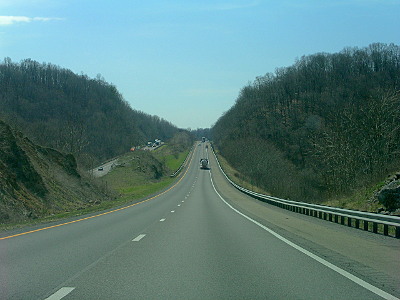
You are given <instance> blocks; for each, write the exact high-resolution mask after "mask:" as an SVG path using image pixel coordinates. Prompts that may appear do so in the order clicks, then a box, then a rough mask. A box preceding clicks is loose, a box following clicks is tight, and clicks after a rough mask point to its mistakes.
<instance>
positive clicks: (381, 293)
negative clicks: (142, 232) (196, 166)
mask: <svg viewBox="0 0 400 300" xmlns="http://www.w3.org/2000/svg"><path fill="white" fill-rule="evenodd" d="M209 173H210V179H211V184H212V186H213V189H214V191H215V192H216V193H217V195H218V197H219V198H220V199H221V200H222V201H223V202H224V203H225V204H226V205H227V206H228V207H229V208H231V209H232V210H233V211H235V212H236V213H238V214H239V215H241V216H242V217H244V218H246V219H247V220H249V221H250V222H253V223H254V224H256V225H257V226H259V227H261V228H262V229H264V230H265V231H268V232H269V233H270V234H272V235H273V236H275V237H276V238H278V239H279V240H281V241H282V242H284V243H286V244H288V245H289V246H291V247H293V248H294V249H296V250H298V251H300V252H302V253H303V254H305V255H307V256H309V257H311V258H312V259H314V260H316V261H317V262H319V263H321V264H323V265H324V266H326V267H328V268H329V269H331V270H333V271H335V272H337V273H339V274H340V275H342V276H344V277H346V278H347V279H350V280H351V281H353V282H354V283H356V284H358V285H360V286H362V287H363V288H365V289H367V290H369V291H371V292H373V293H375V294H376V295H378V296H380V297H382V298H384V299H388V300H400V299H399V298H397V297H395V296H393V295H391V294H389V293H387V292H385V291H383V290H381V289H379V288H377V287H376V286H373V285H372V284H370V283H368V282H366V281H364V280H362V279H360V278H358V277H356V276H354V275H353V274H351V273H349V272H347V271H345V270H343V269H341V268H339V267H337V266H335V265H334V264H331V263H330V262H328V261H326V260H325V259H323V258H321V257H319V256H317V255H315V254H313V253H311V252H310V251H308V250H306V249H304V248H302V247H300V246H299V245H296V244H295V243H293V242H291V241H289V240H288V239H286V238H284V237H283V236H281V235H279V234H278V233H276V232H275V231H273V230H272V229H270V228H268V227H266V226H264V225H263V224H261V223H259V222H257V221H255V220H253V219H252V218H250V217H249V216H247V215H245V214H244V213H242V212H240V211H238V210H237V209H236V208H234V207H233V206H232V205H230V204H229V203H228V202H226V200H225V199H224V198H223V197H222V196H221V195H220V194H219V193H218V191H217V189H216V188H215V186H214V182H213V180H212V176H211V172H210V171H209Z"/></svg>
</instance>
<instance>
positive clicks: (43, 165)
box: [0, 120, 108, 224]
mask: <svg viewBox="0 0 400 300" xmlns="http://www.w3.org/2000/svg"><path fill="white" fill-rule="evenodd" d="M106 199H108V197H107V196H106V195H104V194H102V193H101V192H100V191H99V190H98V188H97V187H95V186H93V185H92V183H91V182H89V181H88V180H87V179H86V178H84V177H83V176H81V174H80V173H79V171H78V170H77V164H76V161H75V158H74V156H72V155H71V154H68V155H65V154H62V153H60V152H58V151H56V150H54V149H51V148H44V147H40V146H38V145H35V144H34V143H32V142H31V141H30V140H29V139H28V138H26V137H24V136H23V135H22V133H21V132H17V131H14V130H12V129H11V127H10V126H9V125H7V124H6V123H4V122H3V121H1V120H0V224H6V223H16V222H22V221H26V220H32V219H35V218H38V217H43V216H47V215H51V214H55V213H59V212H63V211H69V210H74V209H82V208H85V207H89V206H93V205H96V204H98V203H100V202H101V201H104V200H106Z"/></svg>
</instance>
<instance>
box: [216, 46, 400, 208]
mask: <svg viewBox="0 0 400 300" xmlns="http://www.w3.org/2000/svg"><path fill="white" fill-rule="evenodd" d="M399 90H400V47H399V46H396V45H393V44H390V45H386V44H372V45H370V46H368V47H366V48H346V49H344V50H343V51H341V52H339V53H334V54H328V53H317V54H314V55H310V56H304V57H301V58H300V59H298V60H297V61H296V63H295V64H294V65H292V66H290V67H286V68H279V69H277V70H276V72H275V73H274V74H266V75H265V76H260V77H257V78H256V80H255V81H254V83H252V84H250V85H248V86H246V87H244V88H243V89H242V90H241V92H240V94H239V96H238V98H237V100H236V103H235V105H234V106H233V107H231V108H230V109H229V110H228V111H227V112H226V113H225V114H224V115H223V116H222V117H221V118H220V119H219V120H218V121H217V122H216V124H215V125H214V127H213V128H212V135H213V140H214V142H215V144H216V146H217V148H218V149H219V150H220V152H221V154H222V155H223V156H224V157H225V158H226V159H227V160H228V162H229V163H230V164H231V165H232V166H233V167H234V168H236V169H237V170H238V171H239V172H240V173H241V174H243V176H245V177H246V179H247V180H248V181H250V183H251V184H253V185H257V186H259V187H260V188H262V189H264V190H267V191H268V192H270V193H271V194H273V195H276V196H280V197H285V198H291V199H295V200H301V201H309V202H321V200H322V199H326V198H335V197H340V196H342V195H345V194H351V193H353V192H354V191H355V190H357V189H359V188H363V187H367V186H369V185H373V184H376V183H377V182H381V181H382V180H383V179H384V178H385V177H386V176H387V175H388V174H390V173H391V172H394V171H396V170H399V169H400V159H399V155H398V153H399V151H400V125H399V124H400V94H399Z"/></svg>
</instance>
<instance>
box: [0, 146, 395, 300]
mask: <svg viewBox="0 0 400 300" xmlns="http://www.w3.org/2000/svg"><path fill="white" fill-rule="evenodd" d="M203 147H205V145H201V146H198V147H194V151H195V153H194V155H193V157H192V159H191V163H190V166H189V167H188V168H187V169H185V170H184V171H183V172H184V174H182V176H181V177H180V178H179V181H178V183H177V184H176V185H175V186H173V187H172V188H170V189H169V190H167V191H165V192H164V193H162V194H161V195H159V196H157V197H154V198H150V199H148V200H146V201H144V202H139V203H137V204H134V203H133V204H131V205H130V206H129V207H126V208H124V209H119V210H116V211H108V212H107V213H106V214H101V215H91V216H88V217H87V218H86V219H83V220H68V221H64V223H67V222H70V223H69V224H65V225H63V224H62V222H59V223H55V224H47V225H42V226H41V227H35V228H25V229H23V230H18V231H12V232H5V233H4V232H3V233H1V235H0V288H1V291H0V299H382V298H385V299H396V297H395V296H397V297H399V296H400V291H399V288H398V287H399V286H400V285H399V282H400V281H399V270H400V269H399V268H398V263H399V262H398V261H399V259H398V258H399V255H398V254H399V241H398V240H396V239H394V238H390V237H383V236H382V237H381V236H377V237H376V236H375V235H372V234H370V233H365V232H362V231H359V230H355V229H349V228H346V227H344V226H340V225H338V224H332V223H329V222H325V221H322V220H319V219H314V218H311V217H307V216H303V215H297V214H294V213H291V212H287V211H283V210H280V209H278V208H275V207H270V206H268V205H266V204H264V203H260V202H258V201H257V200H253V199H251V198H249V197H247V196H244V195H242V194H240V193H239V192H238V191H236V190H235V189H234V188H232V187H230V186H229V185H228V184H227V182H226V181H225V180H224V178H223V177H222V174H221V172H220V171H219V169H218V167H217V165H216V162H215V158H214V157H213V155H212V154H211V153H210V155H209V158H210V167H211V169H210V170H201V169H200V168H199V164H198V161H199V160H200V156H202V155H203V153H204V152H203V151H206V150H205V149H204V148H203ZM50 226H55V227H52V228H47V229H46V227H50ZM29 231H31V232H29ZM365 248H367V249H365ZM383 250H384V251H385V253H381V255H380V256H379V255H378V253H380V251H383Z"/></svg>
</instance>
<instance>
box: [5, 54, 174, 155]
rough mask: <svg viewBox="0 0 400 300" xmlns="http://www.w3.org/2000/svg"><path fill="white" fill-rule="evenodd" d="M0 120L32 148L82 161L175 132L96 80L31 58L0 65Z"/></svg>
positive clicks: (7, 60)
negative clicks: (35, 145) (24, 137)
mask: <svg viewBox="0 0 400 300" xmlns="http://www.w3.org/2000/svg"><path fill="white" fill-rule="evenodd" d="M0 118H2V119H4V120H6V121H7V122H8V123H9V124H11V125H12V126H14V127H16V128H18V129H20V130H21V131H23V132H24V134H26V135H27V136H28V137H29V138H31V139H32V140H33V141H35V142H36V143H39V144H41V145H46V146H48V147H52V148H55V149H58V150H61V151H64V152H66V153H73V154H74V155H75V156H77V157H78V158H82V157H84V158H85V159H84V161H86V162H88V161H89V160H92V161H93V160H95V161H102V160H104V159H107V158H111V157H114V156H116V155H118V154H121V153H124V152H126V151H129V149H130V147H132V146H134V145H138V144H142V143H145V142H146V141H147V140H154V139H155V138H159V139H163V140H165V139H168V138H170V137H172V136H173V135H174V133H176V132H177V131H178V129H177V128H176V127H175V126H173V125H172V124H171V123H169V122H167V121H165V120H163V119H160V118H159V117H157V116H150V115H148V114H145V113H143V112H140V111H136V110H134V109H132V108H131V107H130V106H129V104H128V103H127V102H126V101H125V100H124V99H123V97H122V96H121V94H120V93H119V92H118V91H117V89H116V87H115V86H113V85H112V84H109V83H107V82H105V81H104V79H102V78H101V76H98V77H97V78H96V79H90V78H89V77H88V76H86V75H77V74H74V73H73V72H72V71H70V70H67V69H63V68H60V67H58V66H55V65H52V64H40V63H38V62H36V61H33V60H30V59H27V60H23V61H21V62H20V63H14V62H12V61H11V59H9V58H6V59H5V60H4V62H3V63H2V64H0ZM89 158H90V159H89ZM82 160H83V159H82Z"/></svg>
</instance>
